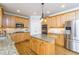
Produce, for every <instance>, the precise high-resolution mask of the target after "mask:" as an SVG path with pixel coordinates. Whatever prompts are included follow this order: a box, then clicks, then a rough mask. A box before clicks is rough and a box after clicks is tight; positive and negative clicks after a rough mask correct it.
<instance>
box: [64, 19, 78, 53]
mask: <svg viewBox="0 0 79 59" xmlns="http://www.w3.org/2000/svg"><path fill="white" fill-rule="evenodd" d="M64 45H65V46H64V47H65V48H67V49H69V50H72V51H74V52H77V53H79V20H72V21H66V23H65V41H64Z"/></svg>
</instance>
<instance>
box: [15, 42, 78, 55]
mask: <svg viewBox="0 0 79 59" xmlns="http://www.w3.org/2000/svg"><path fill="white" fill-rule="evenodd" d="M15 46H16V48H17V51H18V52H19V54H20V55H36V54H35V53H34V52H33V51H32V50H31V49H30V48H29V41H23V42H19V43H16V44H15ZM55 52H56V53H55V55H79V54H78V53H75V52H72V51H69V50H67V49H65V48H63V47H61V46H58V45H56V51H55Z"/></svg>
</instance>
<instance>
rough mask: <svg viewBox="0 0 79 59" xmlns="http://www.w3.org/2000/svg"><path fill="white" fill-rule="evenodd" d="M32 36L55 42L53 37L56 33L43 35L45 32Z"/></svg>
mask: <svg viewBox="0 0 79 59" xmlns="http://www.w3.org/2000/svg"><path fill="white" fill-rule="evenodd" d="M32 37H34V38H38V39H40V40H43V41H46V42H49V43H51V42H55V38H56V37H57V36H56V35H49V34H47V35H45V34H38V35H33V36H32Z"/></svg>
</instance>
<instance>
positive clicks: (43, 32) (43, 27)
mask: <svg viewBox="0 0 79 59" xmlns="http://www.w3.org/2000/svg"><path fill="white" fill-rule="evenodd" d="M42 34H47V25H46V24H44V25H42Z"/></svg>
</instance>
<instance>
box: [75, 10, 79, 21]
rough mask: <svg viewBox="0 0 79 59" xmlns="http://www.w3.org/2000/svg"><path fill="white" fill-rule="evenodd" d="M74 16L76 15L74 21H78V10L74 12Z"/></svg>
mask: <svg viewBox="0 0 79 59" xmlns="http://www.w3.org/2000/svg"><path fill="white" fill-rule="evenodd" d="M75 14H76V17H75V19H76V20H78V19H79V10H76V11H75Z"/></svg>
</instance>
